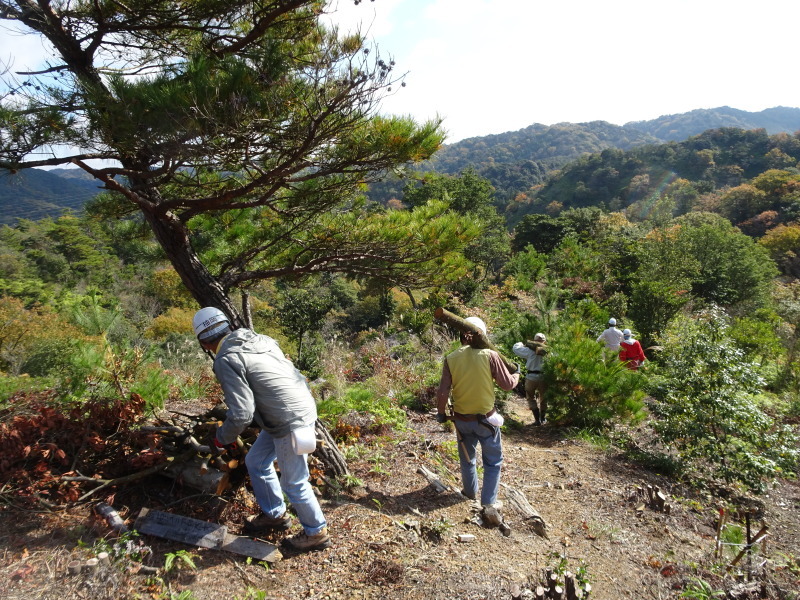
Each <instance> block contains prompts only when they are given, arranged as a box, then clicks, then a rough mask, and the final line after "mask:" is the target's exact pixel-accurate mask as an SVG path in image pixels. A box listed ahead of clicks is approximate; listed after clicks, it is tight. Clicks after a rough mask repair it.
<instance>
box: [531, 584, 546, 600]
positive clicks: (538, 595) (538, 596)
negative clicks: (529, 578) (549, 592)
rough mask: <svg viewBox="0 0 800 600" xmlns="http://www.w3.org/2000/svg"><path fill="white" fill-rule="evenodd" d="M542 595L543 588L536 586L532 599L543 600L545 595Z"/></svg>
mask: <svg viewBox="0 0 800 600" xmlns="http://www.w3.org/2000/svg"><path fill="white" fill-rule="evenodd" d="M544 594H545V592H544V588H543V587H542V586H540V585H537V586H536V589H535V590H533V597H534V598H535V599H536V600H544V599H545V595H544Z"/></svg>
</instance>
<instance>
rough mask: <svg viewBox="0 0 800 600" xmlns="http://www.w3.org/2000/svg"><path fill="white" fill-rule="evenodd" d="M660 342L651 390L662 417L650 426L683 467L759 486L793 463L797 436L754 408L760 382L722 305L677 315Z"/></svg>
mask: <svg viewBox="0 0 800 600" xmlns="http://www.w3.org/2000/svg"><path fill="white" fill-rule="evenodd" d="M661 347H662V352H661V355H660V356H659V359H658V362H659V363H660V365H659V369H658V373H659V376H658V377H657V378H654V380H653V385H652V389H651V393H652V395H653V396H654V397H655V398H656V399H657V404H656V410H657V413H658V414H659V415H660V417H661V418H660V419H659V420H658V421H657V422H656V423H655V429H656V431H657V432H658V434H659V436H660V438H661V440H662V441H663V442H664V443H665V444H666V445H667V446H671V447H672V448H673V449H674V452H675V453H676V455H677V457H678V459H679V460H680V461H681V463H682V465H683V466H684V468H685V469H687V470H698V471H700V470H710V472H711V473H712V474H713V476H716V477H718V478H721V479H723V480H725V481H726V482H729V483H734V482H738V483H741V484H744V485H746V486H747V487H749V488H751V489H754V490H759V489H762V488H763V485H764V482H765V479H766V478H770V477H775V476H778V475H780V474H783V473H786V472H787V471H793V470H794V469H795V468H796V467H797V460H798V449H797V442H798V438H797V436H796V435H795V434H794V432H793V431H792V430H791V429H790V428H789V427H787V426H780V425H778V424H777V423H775V421H774V420H773V419H772V418H770V417H769V416H768V415H767V414H766V413H764V412H763V411H762V410H761V409H760V408H759V406H758V404H757V402H756V394H758V393H759V392H760V391H761V389H762V386H763V383H764V382H763V380H762V379H761V377H760V376H759V374H758V368H757V365H755V364H754V363H753V362H751V361H750V360H748V359H747V357H746V355H745V353H744V351H742V350H741V349H740V348H738V347H737V346H736V344H735V343H734V341H733V340H732V338H731V337H730V335H729V323H728V318H727V317H726V315H725V314H724V312H723V311H722V310H720V309H719V308H716V307H712V308H710V309H708V310H705V311H703V312H700V313H698V314H695V315H692V316H691V317H684V318H681V319H677V320H676V322H675V323H674V324H673V326H672V327H671V328H670V329H669V330H668V331H667V332H666V334H665V335H664V337H663V338H662V340H661Z"/></svg>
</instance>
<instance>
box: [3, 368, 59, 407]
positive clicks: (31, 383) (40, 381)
mask: <svg viewBox="0 0 800 600" xmlns="http://www.w3.org/2000/svg"><path fill="white" fill-rule="evenodd" d="M53 383H54V379H53V378H51V377H28V376H22V377H14V376H6V375H2V374H0V408H2V407H3V406H4V405H5V403H6V402H7V401H8V399H9V398H10V397H11V396H13V395H14V394H17V393H20V392H22V393H25V392H39V391H44V390H47V389H51V388H52V387H53Z"/></svg>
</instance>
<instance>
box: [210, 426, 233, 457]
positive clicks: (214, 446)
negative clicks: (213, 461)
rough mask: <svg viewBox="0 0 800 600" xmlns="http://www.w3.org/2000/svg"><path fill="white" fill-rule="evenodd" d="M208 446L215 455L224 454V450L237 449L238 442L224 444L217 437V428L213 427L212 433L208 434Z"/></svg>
mask: <svg viewBox="0 0 800 600" xmlns="http://www.w3.org/2000/svg"><path fill="white" fill-rule="evenodd" d="M207 444H208V447H209V448H211V453H212V454H215V455H219V454H223V453H224V452H230V451H232V450H235V449H236V444H234V443H230V444H223V443H222V442H220V441H219V440H218V439H217V430H216V429H212V430H211V433H210V434H209V436H208V440H207Z"/></svg>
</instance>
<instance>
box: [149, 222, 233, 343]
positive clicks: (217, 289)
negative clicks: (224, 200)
mask: <svg viewBox="0 0 800 600" xmlns="http://www.w3.org/2000/svg"><path fill="white" fill-rule="evenodd" d="M143 212H144V216H145V218H146V219H147V222H148V223H149V224H150V227H151V229H152V230H153V234H154V235H155V237H156V240H157V241H158V243H159V244H160V245H161V247H162V248H163V249H164V252H165V253H166V255H167V258H168V259H169V261H170V263H172V266H173V267H174V268H175V271H176V272H177V273H178V275H179V276H180V278H181V281H182V282H183V284H184V285H185V286H186V289H187V290H189V293H190V294H192V296H194V299H195V300H197V303H198V304H199V305H200V306H216V307H217V308H219V309H220V310H222V312H224V313H225V314H226V315H228V317H230V318H231V324H232V325H233V326H234V327H241V326H242V324H243V322H242V318H241V317H240V316H239V312H238V311H237V310H236V307H234V305H233V302H231V299H230V297H229V296H228V293H227V291H226V290H225V289H223V287H222V285H220V283H219V281H218V280H217V279H216V278H215V277H214V276H213V275H212V274H211V273H210V272H209V271H208V269H206V267H205V265H204V264H203V263H202V262H201V261H200V259H199V257H198V256H197V253H196V252H195V251H194V248H192V245H191V242H190V241H189V235H188V232H187V230H186V228H185V227H184V225H183V223H182V222H181V221H180V219H178V218H177V217H176V216H175V215H173V214H172V213H170V212H167V213H166V214H164V215H157V214H154V213H152V212H149V211H143Z"/></svg>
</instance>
